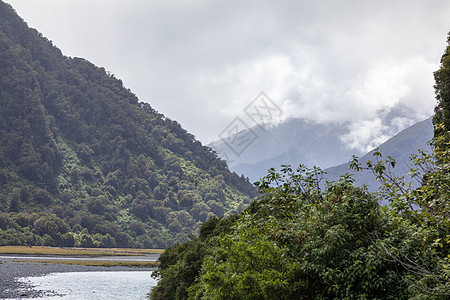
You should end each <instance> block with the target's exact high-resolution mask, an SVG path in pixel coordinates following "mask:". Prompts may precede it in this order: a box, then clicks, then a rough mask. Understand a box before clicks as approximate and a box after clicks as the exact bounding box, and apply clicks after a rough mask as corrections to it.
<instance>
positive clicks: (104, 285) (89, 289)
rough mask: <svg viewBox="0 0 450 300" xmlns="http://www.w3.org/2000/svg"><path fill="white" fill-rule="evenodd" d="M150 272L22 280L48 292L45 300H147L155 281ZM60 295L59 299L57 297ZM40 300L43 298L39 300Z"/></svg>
mask: <svg viewBox="0 0 450 300" xmlns="http://www.w3.org/2000/svg"><path fill="white" fill-rule="evenodd" d="M151 273H152V272H146V271H132V272H128V271H125V272H71V273H52V274H48V275H46V276H40V277H26V278H23V281H25V282H29V283H31V284H32V285H33V286H35V289H36V290H45V291H51V293H50V294H51V295H53V296H48V297H45V299H147V295H148V293H149V292H150V290H151V288H152V287H153V286H155V285H156V283H157V282H156V280H154V279H153V278H151V277H150V275H151ZM61 295H62V296H61ZM41 299H44V298H41Z"/></svg>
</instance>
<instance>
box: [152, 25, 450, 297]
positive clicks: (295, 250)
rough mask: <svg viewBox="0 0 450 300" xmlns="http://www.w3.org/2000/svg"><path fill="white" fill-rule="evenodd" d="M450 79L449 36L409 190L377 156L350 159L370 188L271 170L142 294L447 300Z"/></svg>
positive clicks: (170, 254)
mask: <svg viewBox="0 0 450 300" xmlns="http://www.w3.org/2000/svg"><path fill="white" fill-rule="evenodd" d="M449 74H450V33H449V36H448V38H447V48H446V50H445V53H444V55H443V56H442V60H441V67H440V69H439V70H438V71H437V72H435V79H436V85H435V88H436V95H437V97H436V98H437V100H438V105H437V107H436V115H435V117H434V119H433V125H434V138H433V140H432V149H433V151H432V153H428V154H427V153H425V152H419V153H418V154H417V155H416V156H415V157H414V159H413V162H414V167H413V168H412V169H411V170H410V172H411V176H413V177H415V178H416V179H418V180H419V182H420V184H419V185H416V186H410V185H409V184H408V181H405V178H403V176H400V177H396V176H395V175H392V173H391V172H390V170H391V169H392V168H395V166H396V161H395V160H394V159H393V158H392V157H389V156H387V155H383V153H381V152H379V151H374V152H373V156H372V159H371V160H365V161H360V160H358V159H357V158H354V159H353V161H352V163H351V166H352V169H353V171H354V172H357V171H360V170H368V171H369V172H370V173H372V175H373V176H374V177H375V178H376V180H378V181H380V182H381V188H380V190H379V191H378V192H377V193H370V192H369V191H368V190H367V188H365V187H358V186H355V185H354V179H353V178H352V176H351V175H349V174H341V176H340V178H339V179H338V180H336V181H335V182H330V183H328V184H326V185H322V184H321V181H322V180H323V179H324V174H323V171H321V170H320V169H319V168H313V169H308V168H306V167H305V166H302V165H300V166H299V167H290V166H286V165H284V166H282V167H281V170H280V171H279V172H276V171H275V170H274V169H273V168H272V169H270V170H269V172H268V174H267V175H266V176H265V177H264V178H262V179H261V181H259V182H258V183H257V185H258V188H259V197H258V199H257V200H256V201H254V202H252V203H251V204H250V206H249V207H248V208H247V209H246V210H245V211H244V212H242V213H240V214H237V215H232V216H229V217H227V218H211V219H209V221H208V222H206V223H205V224H203V225H202V226H201V228H200V235H199V236H198V237H197V238H195V239H193V240H191V241H189V242H187V243H184V244H181V245H174V246H172V247H170V248H169V249H167V250H166V251H165V253H164V254H162V255H161V256H160V258H159V261H160V263H161V264H160V266H159V269H158V271H157V272H154V273H153V274H152V276H154V277H155V278H159V282H158V285H157V286H156V287H154V288H153V290H152V292H151V299H154V300H157V299H436V300H440V299H449V297H450V177H449V174H450V143H449V141H450V131H449V125H450V89H449V87H450V76H449ZM383 200H384V201H387V202H388V203H389V208H388V207H387V206H381V205H380V202H382V201H383Z"/></svg>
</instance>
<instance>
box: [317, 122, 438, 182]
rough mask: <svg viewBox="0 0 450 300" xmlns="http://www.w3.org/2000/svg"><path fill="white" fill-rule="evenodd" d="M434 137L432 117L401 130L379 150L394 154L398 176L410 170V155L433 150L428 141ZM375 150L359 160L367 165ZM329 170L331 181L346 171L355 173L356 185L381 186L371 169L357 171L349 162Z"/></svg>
mask: <svg viewBox="0 0 450 300" xmlns="http://www.w3.org/2000/svg"><path fill="white" fill-rule="evenodd" d="M432 138H433V122H432V118H431V117H430V118H428V119H426V120H424V121H422V122H419V123H416V124H414V125H412V126H410V127H408V128H406V129H405V130H403V131H401V132H400V133H398V134H397V135H395V136H394V137H392V138H390V139H389V140H387V141H386V142H385V143H383V144H381V145H380V146H379V150H380V152H381V154H382V155H383V157H382V159H383V158H386V157H387V156H392V157H394V158H395V160H396V162H397V165H396V166H395V168H393V169H392V173H393V174H395V175H396V176H402V175H403V174H406V173H408V172H409V169H410V166H411V161H410V155H411V154H413V153H417V150H418V149H420V150H424V151H426V152H428V153H430V152H431V148H430V146H429V145H428V142H429V141H430V140H431V139H432ZM373 153H374V151H371V152H369V153H367V154H366V155H364V156H362V157H361V158H360V159H359V161H360V162H361V163H362V164H363V165H365V163H366V162H367V161H368V160H372V161H374V160H375V158H374V157H373ZM325 171H326V172H327V176H326V179H327V180H329V181H335V180H338V178H339V176H341V175H342V174H345V173H349V174H354V176H353V177H354V179H355V180H356V185H359V186H361V185H363V184H365V185H367V186H368V187H369V190H372V191H374V190H376V189H377V188H378V187H379V183H378V182H377V181H376V178H375V176H374V175H373V174H372V172H370V171H360V172H356V171H353V170H351V169H350V166H349V164H348V163H344V164H341V165H339V166H335V167H332V168H328V169H326V170H325Z"/></svg>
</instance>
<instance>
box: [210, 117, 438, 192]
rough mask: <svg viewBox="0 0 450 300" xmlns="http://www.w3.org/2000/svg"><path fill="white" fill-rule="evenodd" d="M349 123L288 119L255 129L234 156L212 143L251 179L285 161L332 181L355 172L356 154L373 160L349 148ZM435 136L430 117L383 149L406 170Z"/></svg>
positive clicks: (365, 178)
mask: <svg viewBox="0 0 450 300" xmlns="http://www.w3.org/2000/svg"><path fill="white" fill-rule="evenodd" d="M390 115H391V117H392V115H393V116H395V117H398V116H399V112H398V111H397V112H391V113H390ZM348 125H349V124H348V123H344V124H316V123H312V122H308V121H305V120H302V119H289V120H287V121H286V122H284V123H281V124H279V125H276V126H266V127H261V126H256V127H254V128H252V132H253V133H256V135H257V136H258V138H257V139H256V140H255V141H254V142H253V143H252V144H250V146H249V147H248V148H247V149H246V150H245V151H243V153H242V154H241V155H240V156H236V155H233V153H232V152H231V151H230V149H229V147H228V145H227V144H226V143H224V141H221V140H219V141H216V142H214V143H211V146H212V147H213V148H214V149H217V151H218V152H219V153H226V154H227V155H226V157H227V158H228V159H229V165H230V169H231V170H233V171H235V172H236V173H238V174H244V176H246V177H249V178H250V181H251V182H254V181H257V180H259V179H260V178H261V177H263V176H265V175H266V174H267V170H268V169H269V168H272V167H273V168H278V167H279V166H280V165H282V164H289V165H292V166H298V165H299V164H304V165H306V166H308V167H312V166H318V167H320V168H322V169H324V170H326V171H327V172H328V173H329V174H328V176H327V177H328V178H329V179H330V180H336V179H337V178H338V177H339V176H340V175H342V174H345V173H353V172H350V171H351V170H350V169H349V167H348V164H347V162H348V161H349V160H350V159H351V157H352V156H353V155H356V156H358V157H361V161H362V162H365V161H367V160H368V159H371V156H372V153H373V151H371V152H369V153H367V154H366V153H362V152H358V151H356V150H355V149H349V148H348V147H346V145H345V144H344V142H343V141H342V139H341V137H342V136H344V135H345V134H347V133H348V129H347V126H348ZM241 134H250V133H247V132H243V133H241ZM432 136H433V126H432V122H431V118H429V119H427V120H424V121H421V122H418V123H416V124H414V125H412V126H410V127H408V128H406V129H404V130H402V131H401V132H399V133H397V134H396V135H395V136H393V137H392V138H390V139H389V140H388V141H386V142H385V143H383V144H382V145H380V150H381V151H382V153H383V154H384V155H386V156H387V155H391V156H393V157H394V158H396V159H397V161H398V163H399V164H398V166H397V168H396V169H397V170H399V169H400V168H402V169H405V170H407V163H408V162H409V155H410V154H412V153H414V152H416V150H417V149H429V146H428V145H427V142H428V141H429V140H431V138H432ZM399 172H400V171H399ZM355 177H356V179H357V182H358V183H359V182H361V184H368V185H369V186H378V184H377V183H376V180H375V178H374V177H373V175H372V174H370V175H369V174H364V173H359V174H355Z"/></svg>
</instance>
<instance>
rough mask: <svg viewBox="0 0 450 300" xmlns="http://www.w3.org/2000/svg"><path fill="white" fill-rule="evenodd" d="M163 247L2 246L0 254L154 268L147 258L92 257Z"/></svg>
mask: <svg viewBox="0 0 450 300" xmlns="http://www.w3.org/2000/svg"><path fill="white" fill-rule="evenodd" d="M163 252H164V250H163V249H131V248H102V249H99V248H56V247H46V246H32V247H27V246H2V247H0V254H5V255H11V254H17V255H33V256H43V257H44V258H45V256H58V257H59V256H61V257H70V256H76V257H77V259H73V260H70V259H64V260H56V259H52V258H50V257H49V259H42V260H29V259H26V258H24V259H20V258H18V259H14V260H12V261H14V262H29V263H42V264H49V263H51V264H66V265H82V266H105V267H110V266H127V267H141V268H142V267H148V268H154V267H157V266H158V265H159V263H158V262H156V261H148V260H142V261H139V260H133V261H124V260H120V259H117V260H95V259H94V260H93V259H92V258H96V257H98V258H99V257H104V256H124V257H127V256H133V257H138V256H145V255H147V254H162V253H163ZM79 257H86V258H90V259H86V260H83V259H79Z"/></svg>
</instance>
